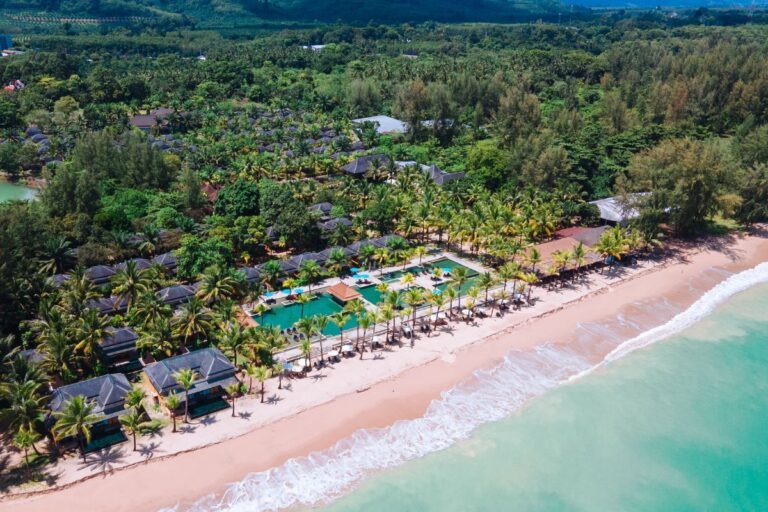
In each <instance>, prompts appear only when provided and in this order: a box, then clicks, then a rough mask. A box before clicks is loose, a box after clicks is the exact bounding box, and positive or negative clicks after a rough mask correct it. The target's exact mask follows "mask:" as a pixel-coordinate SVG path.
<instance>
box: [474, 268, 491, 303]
mask: <svg viewBox="0 0 768 512" xmlns="http://www.w3.org/2000/svg"><path fill="white" fill-rule="evenodd" d="M495 284H496V277H495V276H494V275H493V274H491V273H490V272H483V273H482V274H480V276H479V277H478V278H477V281H476V282H475V286H477V287H478V288H480V289H482V290H485V302H488V290H489V289H490V288H491V286H493V285H495Z"/></svg>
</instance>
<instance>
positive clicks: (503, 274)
mask: <svg viewBox="0 0 768 512" xmlns="http://www.w3.org/2000/svg"><path fill="white" fill-rule="evenodd" d="M519 272H520V266H519V265H518V264H517V263H511V262H510V263H505V264H504V265H502V266H501V267H500V268H499V272H498V275H499V278H500V279H501V280H502V281H503V283H504V289H505V290H506V289H507V283H509V281H511V280H513V279H516V278H517V274H518V273H519Z"/></svg>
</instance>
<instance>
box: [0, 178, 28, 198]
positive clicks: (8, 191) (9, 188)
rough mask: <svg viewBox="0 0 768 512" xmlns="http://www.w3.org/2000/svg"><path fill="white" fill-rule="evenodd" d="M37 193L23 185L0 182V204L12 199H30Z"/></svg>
mask: <svg viewBox="0 0 768 512" xmlns="http://www.w3.org/2000/svg"><path fill="white" fill-rule="evenodd" d="M36 194H37V191H35V190H34V189H31V188H29V187H25V186H23V185H17V184H15V183H8V182H5V181H0V203H3V202H5V201H11V200H13V199H32V198H34V197H35V195H36Z"/></svg>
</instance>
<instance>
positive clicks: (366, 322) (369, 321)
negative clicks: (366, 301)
mask: <svg viewBox="0 0 768 512" xmlns="http://www.w3.org/2000/svg"><path fill="white" fill-rule="evenodd" d="M373 320H374V319H373V316H372V315H371V313H369V312H368V311H363V312H362V313H361V314H360V315H359V316H358V317H357V323H358V324H359V325H360V327H361V328H362V329H363V341H362V344H358V345H359V347H358V350H360V359H362V358H363V353H364V352H365V335H366V333H367V332H368V329H370V327H371V325H373Z"/></svg>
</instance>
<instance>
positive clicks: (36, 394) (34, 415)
mask: <svg viewBox="0 0 768 512" xmlns="http://www.w3.org/2000/svg"><path fill="white" fill-rule="evenodd" d="M40 389H41V384H40V383H39V382H35V381H33V380H24V381H9V382H7V383H4V384H3V385H2V386H0V398H2V399H3V401H5V402H6V404H5V405H6V407H5V408H4V409H2V410H1V411H0V418H2V420H3V422H4V423H5V424H6V425H7V426H8V427H9V428H10V429H17V430H22V429H26V430H29V431H35V430H36V427H37V424H38V423H39V421H40V416H41V412H42V405H43V402H44V401H46V398H45V397H44V396H42V394H41V393H40ZM33 449H35V452H37V449H36V448H34V447H33Z"/></svg>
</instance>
